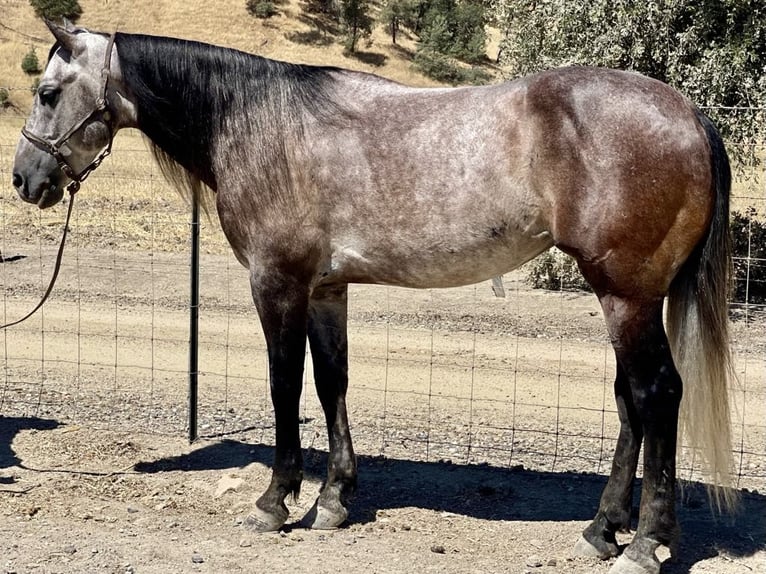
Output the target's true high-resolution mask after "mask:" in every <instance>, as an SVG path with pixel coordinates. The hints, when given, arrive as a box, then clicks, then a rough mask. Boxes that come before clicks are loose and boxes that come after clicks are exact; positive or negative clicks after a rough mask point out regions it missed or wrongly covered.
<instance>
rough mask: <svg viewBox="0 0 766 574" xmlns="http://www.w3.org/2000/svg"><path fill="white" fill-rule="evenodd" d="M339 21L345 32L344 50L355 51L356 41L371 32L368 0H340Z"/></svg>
mask: <svg viewBox="0 0 766 574" xmlns="http://www.w3.org/2000/svg"><path fill="white" fill-rule="evenodd" d="M340 21H341V24H343V28H344V31H345V33H346V50H348V51H349V52H351V53H352V54H353V53H354V52H356V43H357V42H358V41H359V39H360V38H362V37H367V36H369V35H370V34H371V33H372V17H371V16H370V4H369V0H342V1H341V7H340Z"/></svg>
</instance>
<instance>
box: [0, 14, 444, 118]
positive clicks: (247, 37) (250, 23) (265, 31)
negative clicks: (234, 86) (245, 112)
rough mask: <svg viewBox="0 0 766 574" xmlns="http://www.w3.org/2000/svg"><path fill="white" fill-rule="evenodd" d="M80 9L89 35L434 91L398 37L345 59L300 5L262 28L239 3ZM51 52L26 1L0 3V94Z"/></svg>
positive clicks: (18, 97)
mask: <svg viewBox="0 0 766 574" xmlns="http://www.w3.org/2000/svg"><path fill="white" fill-rule="evenodd" d="M80 5H81V6H82V8H83V16H82V18H81V19H80V21H79V22H78V24H80V25H82V26H84V27H86V28H90V29H93V30H99V31H105V32H110V31H115V30H120V31H124V32H136V33H145V34H158V35H164V36H177V37H183V38H189V39H194V40H200V41H203V42H209V43H213V44H219V45H223V46H230V47H233V48H237V49H240V50H245V51H247V52H252V53H254V54H259V55H261V56H265V57H268V58H274V59H279V60H287V61H290V62H301V63H309V64H328V65H335V66H342V67H346V68H354V69H358V70H364V71H368V72H374V73H376V74H380V75H382V76H385V77H388V78H392V79H395V80H397V81H400V82H403V83H406V84H410V85H420V86H428V85H436V82H434V81H432V80H429V79H428V78H426V77H424V76H422V75H421V74H419V73H418V72H417V71H416V70H415V69H414V68H413V67H412V64H411V61H410V59H411V56H412V51H413V48H414V40H413V39H412V38H407V37H406V35H402V34H400V35H399V38H398V41H399V45H398V46H394V45H392V44H391V40H390V38H389V37H388V36H387V34H386V31H385V30H384V29H383V28H382V27H380V26H377V27H376V28H375V29H374V31H373V34H372V37H371V38H370V42H369V43H368V42H365V41H363V43H362V45H361V52H362V53H361V54H360V55H359V56H358V57H348V56H345V55H344V54H343V46H342V45H341V43H340V42H339V41H338V38H337V37H336V36H333V35H332V33H331V30H330V26H329V23H328V22H326V21H323V20H322V19H320V18H318V17H317V16H315V15H313V14H309V13H307V11H306V9H305V8H306V3H305V2H304V0H286V1H285V2H284V3H283V4H280V5H278V10H279V14H278V15H276V16H274V17H272V18H269V19H267V20H261V19H258V18H255V17H253V16H251V15H250V14H248V13H247V10H246V8H245V0H208V1H207V2H199V1H194V0H102V1H96V0H80ZM50 44H51V38H50V34H49V33H48V31H47V29H46V28H45V26H44V24H43V23H42V22H41V21H40V20H38V19H37V18H36V16H35V14H34V12H33V10H32V8H31V6H30V4H29V1H28V0H0V86H10V87H13V88H26V87H28V86H30V85H31V83H32V78H30V77H29V76H27V75H25V74H24V72H23V71H22V70H21V60H22V58H23V57H24V54H26V53H27V52H28V51H29V49H30V47H34V48H35V49H36V51H37V55H38V58H39V59H40V62H41V65H43V64H44V61H45V57H46V56H47V53H48V48H49V47H50ZM11 100H12V102H13V103H14V105H16V106H17V107H19V108H21V109H22V110H25V109H26V108H27V107H28V106H29V104H30V102H31V94H30V93H29V91H28V90H26V89H24V90H19V89H15V90H12V91H11Z"/></svg>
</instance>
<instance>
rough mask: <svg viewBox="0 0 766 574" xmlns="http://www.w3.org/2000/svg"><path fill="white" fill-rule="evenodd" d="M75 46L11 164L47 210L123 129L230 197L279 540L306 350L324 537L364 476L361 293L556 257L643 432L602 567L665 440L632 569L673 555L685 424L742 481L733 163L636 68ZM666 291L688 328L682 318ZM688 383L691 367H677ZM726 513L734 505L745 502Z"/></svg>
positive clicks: (272, 522)
mask: <svg viewBox="0 0 766 574" xmlns="http://www.w3.org/2000/svg"><path fill="white" fill-rule="evenodd" d="M49 27H50V28H51V30H52V32H53V34H54V36H55V38H56V40H57V42H56V44H55V45H54V47H53V48H52V49H51V54H50V57H49V61H48V64H47V67H46V70H45V74H44V75H43V77H42V79H41V81H40V87H39V89H38V91H37V96H36V98H35V102H34V107H33V110H32V112H31V115H30V117H29V119H28V122H27V124H26V127H25V129H24V131H23V137H22V138H21V140H20V142H19V145H18V150H17V153H16V158H15V165H14V168H13V185H14V187H15V188H16V189H17V190H18V193H19V194H20V195H21V197H22V198H23V199H24V200H25V201H28V202H30V203H36V204H37V205H38V206H39V207H40V208H46V207H50V206H52V205H54V204H55V203H57V202H58V201H59V200H60V199H61V198H62V195H63V193H64V189H65V187H66V186H67V185H71V184H72V180H75V181H79V180H81V179H83V178H84V177H85V176H86V175H87V174H88V173H89V172H90V171H91V170H92V169H94V168H95V166H96V165H97V164H98V163H99V162H100V160H101V159H102V156H103V155H104V154H105V152H106V151H108V149H110V146H111V141H112V137H113V135H114V133H115V132H117V131H118V130H119V129H121V128H138V129H139V130H141V131H142V132H143V133H144V134H145V135H146V137H147V138H148V139H149V140H150V141H151V144H152V149H153V151H154V155H155V156H156V158H157V159H158V160H159V164H160V165H161V166H162V168H163V170H164V172H165V174H166V175H167V176H168V177H169V178H170V180H171V181H172V182H174V183H175V184H176V185H177V186H178V187H179V189H181V190H182V191H184V192H186V193H188V194H197V195H198V196H200V195H201V194H202V193H203V191H204V190H205V189H207V188H209V190H212V192H214V198H215V202H216V206H217V211H218V215H219V217H220V221H221V225H222V226H223V230H224V232H225V233H226V236H227V238H228V240H229V242H230V243H231V247H232V249H233V250H234V253H235V254H236V256H237V258H238V259H239V261H240V262H241V263H242V265H244V266H245V267H246V268H247V269H248V270H249V272H250V281H251V285H252V294H253V299H254V301H255V306H256V307H257V310H258V313H259V316H260V320H261V322H262V325H263V331H264V333H265V337H266V342H267V347H268V355H269V365H270V381H271V398H272V401H273V404H274V412H275V420H276V452H275V459H274V467H273V474H272V479H271V483H270V484H269V486H268V488H267V489H266V491H265V492H264V494H263V495H262V496H261V497H260V498H259V499H258V501H257V502H256V504H255V508H254V509H253V512H252V514H251V515H250V516H249V517H248V520H247V523H248V524H249V525H250V526H251V527H252V528H254V529H256V530H274V529H278V528H280V527H281V526H282V525H283V524H284V523H285V521H286V520H287V518H288V510H287V508H286V506H285V504H284V500H285V497H286V496H287V495H289V494H294V495H297V493H298V492H299V489H300V486H301V479H302V458H301V446H300V441H299V432H298V428H299V426H298V413H299V410H298V409H299V396H300V394H301V390H302V389H301V387H302V376H303V357H304V352H305V347H306V340H307V339H308V342H309V344H310V347H311V354H312V359H313V362H314V372H315V378H316V387H317V392H318V394H319V399H320V401H321V404H322V407H323V409H324V412H325V415H326V418H327V430H328V433H329V445H330V452H329V464H328V468H327V480H326V482H325V484H324V485H323V488H322V490H321V494H320V495H319V497H318V500H317V502H316V504H315V505H314V507H313V508H312V510H311V511H310V512H309V513H308V515H307V516H306V517H304V519H303V524H304V525H306V526H310V527H314V528H333V527H336V526H338V525H340V524H341V523H343V522H344V521H345V520H346V518H347V515H348V513H347V503H348V499H349V497H350V495H351V494H352V493H353V491H354V489H355V485H356V479H357V467H356V459H355V455H354V450H353V448H352V445H351V437H350V433H349V423H348V416H347V411H346V403H345V395H346V389H347V384H348V365H347V362H348V360H347V339H346V317H347V311H346V309H347V285H348V284H349V283H380V284H386V285H400V286H406V287H419V288H424V287H450V286H455V285H463V284H468V283H474V282H478V281H481V280H484V279H487V278H490V277H493V276H496V275H500V274H502V273H504V272H507V271H509V270H511V269H514V268H516V267H518V266H519V265H521V264H522V263H524V262H525V261H528V260H529V259H531V258H532V257H534V256H536V255H538V254H539V253H541V252H543V251H545V250H546V249H548V248H549V247H551V246H552V245H556V246H558V247H560V248H561V249H563V250H564V251H565V252H567V253H569V254H570V255H572V256H573V257H574V258H575V259H576V260H577V262H578V264H579V267H580V269H581V271H582V273H583V275H584V276H585V277H586V279H587V280H588V282H589V283H590V285H592V287H593V289H594V291H595V292H596V294H597V296H598V299H599V301H600V303H601V306H602V308H603V312H604V316H605V319H606V325H607V329H608V332H609V335H610V337H611V341H612V343H613V345H614V350H615V353H616V359H617V377H616V381H615V385H614V389H615V395H616V403H617V408H618V411H619V417H620V422H621V428H620V433H619V439H618V441H617V445H616V451H615V455H614V462H613V466H612V471H611V475H610V477H609V481H608V483H607V486H606V488H605V490H604V492H603V495H602V497H601V503H600V506H599V508H598V511H597V513H596V516H595V518H594V520H593V522H592V523H591V524H590V525H589V526H588V527H587V528H586V529H585V531H584V532H583V537H582V539H580V541H579V542H578V543H577V546H576V548H577V550H578V551H579V552H582V553H586V554H590V555H594V556H599V557H601V558H608V557H612V556H616V555H618V554H619V550H620V549H619V548H618V545H617V543H616V540H615V533H616V532H617V531H618V530H624V529H627V528H629V526H630V514H631V505H632V487H633V482H634V476H635V473H636V468H637V465H638V458H639V448H640V446H641V444H642V442H643V446H644V457H643V487H642V492H641V505H640V516H639V521H638V527H637V530H636V532H635V536H634V538H633V541H632V543H631V544H630V545H628V546H627V547H626V549H625V551H624V552H623V553H622V555H621V556H620V557H619V559H618V560H617V561H616V562H615V564H614V565H613V567H612V572H617V573H625V572H631V573H633V572H639V573H656V572H658V571H659V568H660V565H659V561H658V560H657V558H656V556H655V551H656V549H657V548H658V546H659V545H665V546H668V547H670V548H673V547H674V545H675V543H676V542H677V538H678V526H677V520H676V514H675V495H676V462H675V461H676V441H677V438H676V437H677V430H678V421H679V405H680V404H681V403H682V401H681V397H682V383H681V380H682V379H684V380H685V382H686V384H687V385H686V389H685V392H684V401H683V405H684V407H685V408H686V411H685V412H686V415H685V417H683V418H682V420H684V421H685V422H684V425H683V426H684V427H685V429H686V430H687V431H688V434H689V435H690V439H689V440H690V441H691V444H692V445H693V446H694V447H695V448H697V449H698V451H699V452H700V453H701V456H702V457H703V458H704V459H705V461H706V462H707V463H708V466H709V468H710V470H711V472H712V474H711V477H712V481H713V482H714V483H717V484H722V485H725V484H726V483H727V477H728V474H729V470H730V467H731V466H732V465H731V454H730V448H729V419H728V417H729V409H728V406H727V378H728V377H729V376H730V361H729V351H728V335H727V326H726V325H727V312H726V309H727V307H726V304H727V303H726V297H727V291H728V281H729V274H730V271H729V268H730V245H729V229H728V225H729V224H728V209H729V208H728V204H729V188H730V179H731V175H730V169H729V163H728V159H727V156H726V152H725V150H724V148H723V145H722V142H721V138H720V136H719V134H718V132H717V131H716V129H715V128H714V127H713V125H712V124H711V123H710V121H709V120H708V119H706V118H705V116H703V115H702V114H701V113H700V112H699V111H698V110H697V109H696V108H695V107H694V106H693V105H692V104H691V103H690V102H689V101H688V100H686V99H685V98H684V97H682V96H681V95H679V94H678V93H676V92H675V91H673V90H672V89H671V88H669V87H668V86H666V85H664V84H662V83H660V82H657V81H654V80H651V79H648V78H645V77H642V76H640V75H638V74H634V73H626V72H619V71H610V70H603V69H591V68H584V67H574V68H567V69H558V70H551V71H548V72H544V73H541V74H537V75H533V76H529V77H526V78H522V79H519V80H516V81H512V82H509V83H505V84H502V85H496V86H491V87H467V88H456V89H413V88H409V87H405V86H402V85H399V84H397V83H394V82H390V81H387V80H384V79H381V78H379V77H376V76H373V75H368V74H364V73H358V72H352V71H347V70H342V69H336V68H326V67H311V66H301V65H293V64H287V63H282V62H276V61H270V60H267V59H263V58H259V57H256V56H252V55H249V54H245V53H241V52H237V51H235V50H230V49H224V48H218V47H215V46H210V45H205V44H200V43H196V42H188V41H183V40H176V39H169V38H160V37H149V36H141V35H132V34H116V35H113V36H110V35H105V34H95V33H90V32H87V31H85V30H82V29H75V28H72V27H71V25H66V26H64V27H59V26H56V25H53V24H49ZM666 296H668V312H667V324H668V333H669V334H668V335H666V332H665V327H664V324H663V304H664V300H665V297H666ZM679 373H680V374H679ZM714 492H717V493H718V494H716V495H714V497H715V498H716V499H717V500H718V501H719V502H721V501H723V502H724V503H728V502H731V500H730V499H731V498H733V495H730V492H731V490H730V489H726V488H718V489H716V490H715V491H714Z"/></svg>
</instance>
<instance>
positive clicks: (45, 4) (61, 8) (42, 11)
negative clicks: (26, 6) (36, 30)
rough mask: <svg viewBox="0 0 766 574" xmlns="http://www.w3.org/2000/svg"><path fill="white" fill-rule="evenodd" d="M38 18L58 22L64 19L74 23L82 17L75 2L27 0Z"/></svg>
mask: <svg viewBox="0 0 766 574" xmlns="http://www.w3.org/2000/svg"><path fill="white" fill-rule="evenodd" d="M29 3H30V4H31V5H32V8H33V9H34V11H35V14H37V16H38V17H39V18H47V19H48V20H54V21H60V20H62V19H64V18H67V19H68V20H71V21H72V22H76V21H77V19H78V18H79V17H80V16H82V8H81V7H80V3H79V2H78V1H77V0H29Z"/></svg>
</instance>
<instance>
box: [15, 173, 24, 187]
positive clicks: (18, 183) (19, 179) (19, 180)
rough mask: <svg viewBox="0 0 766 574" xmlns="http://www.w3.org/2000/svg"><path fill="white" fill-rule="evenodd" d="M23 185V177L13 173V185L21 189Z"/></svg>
mask: <svg viewBox="0 0 766 574" xmlns="http://www.w3.org/2000/svg"><path fill="white" fill-rule="evenodd" d="M23 186H24V178H23V177H22V176H21V174H20V173H16V172H14V173H13V187H15V188H16V189H21V188H22V187H23Z"/></svg>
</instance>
